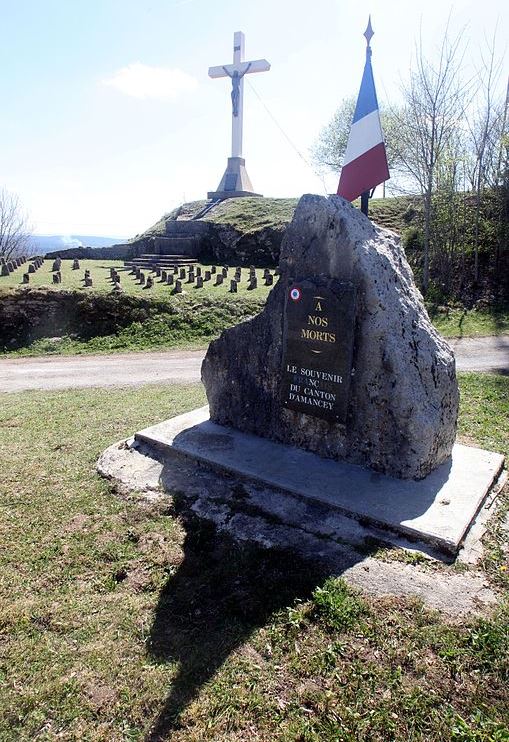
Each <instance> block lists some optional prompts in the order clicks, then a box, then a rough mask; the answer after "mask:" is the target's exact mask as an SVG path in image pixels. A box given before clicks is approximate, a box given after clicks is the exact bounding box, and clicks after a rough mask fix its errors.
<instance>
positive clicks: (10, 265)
mask: <svg viewBox="0 0 509 742" xmlns="http://www.w3.org/2000/svg"><path fill="white" fill-rule="evenodd" d="M27 259H28V258H27V257H26V256H25V255H20V256H18V257H17V258H9V259H8V260H7V259H6V258H4V257H0V275H2V276H10V275H11V273H13V272H14V271H15V270H16V268H19V267H20V265H24V264H25V263H26V262H27ZM41 260H42V258H41Z"/></svg>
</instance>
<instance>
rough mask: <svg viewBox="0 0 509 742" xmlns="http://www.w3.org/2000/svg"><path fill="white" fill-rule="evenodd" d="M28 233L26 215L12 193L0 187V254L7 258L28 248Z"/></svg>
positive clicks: (16, 197)
mask: <svg viewBox="0 0 509 742" xmlns="http://www.w3.org/2000/svg"><path fill="white" fill-rule="evenodd" d="M29 242H30V234H29V227H28V220H27V215H26V213H25V211H24V209H23V207H22V205H21V201H20V200H19V198H18V196H16V194H14V193H10V192H9V191H7V190H5V188H1V189H0V256H2V257H3V258H6V259H9V258H12V257H16V256H17V255H20V254H22V253H23V252H25V251H26V249H27V248H28V244H29Z"/></svg>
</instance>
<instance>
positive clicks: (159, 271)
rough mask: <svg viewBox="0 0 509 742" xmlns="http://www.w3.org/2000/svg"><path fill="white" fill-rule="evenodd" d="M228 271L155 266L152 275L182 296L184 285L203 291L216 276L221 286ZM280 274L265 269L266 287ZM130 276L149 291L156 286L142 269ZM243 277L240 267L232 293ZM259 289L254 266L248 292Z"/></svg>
mask: <svg viewBox="0 0 509 742" xmlns="http://www.w3.org/2000/svg"><path fill="white" fill-rule="evenodd" d="M112 270H114V269H112ZM228 271H229V268H228V266H224V267H223V268H219V269H218V268H217V267H216V266H215V265H212V266H211V267H210V269H209V270H203V274H202V268H201V266H199V265H198V266H189V267H188V268H187V272H186V268H184V267H179V266H175V267H174V268H173V269H172V270H165V269H164V268H160V267H159V266H155V267H154V268H153V269H152V273H155V275H156V278H159V279H160V281H159V283H164V284H166V285H168V286H173V292H172V293H174V294H181V293H182V292H183V286H182V284H183V283H184V282H185V283H186V284H193V286H194V287H195V288H197V289H201V288H203V285H204V283H205V282H208V281H211V280H212V276H215V282H214V284H213V286H221V285H222V284H223V282H224V279H225V278H228ZM278 273H279V271H278V269H276V270H275V272H274V274H272V273H271V272H270V270H269V269H268V268H265V269H264V271H263V280H264V285H265V286H272V285H273V283H274V275H278ZM129 275H130V276H133V278H135V279H136V280H138V281H139V284H140V286H145V287H146V288H147V289H149V288H152V287H153V285H154V278H153V277H152V276H145V273H144V272H143V271H142V269H141V268H139V267H137V266H133V267H132V269H131V271H130V272H129ZM117 277H118V280H119V282H120V276H118V274H117ZM241 277H242V269H241V268H240V267H237V268H235V273H234V277H233V279H231V280H230V292H231V293H234V294H236V293H237V289H238V284H239V283H240V281H241ZM257 287H258V279H257V277H256V269H255V267H254V266H251V267H250V268H249V284H248V287H247V290H248V291H252V290H253V289H256V288H257Z"/></svg>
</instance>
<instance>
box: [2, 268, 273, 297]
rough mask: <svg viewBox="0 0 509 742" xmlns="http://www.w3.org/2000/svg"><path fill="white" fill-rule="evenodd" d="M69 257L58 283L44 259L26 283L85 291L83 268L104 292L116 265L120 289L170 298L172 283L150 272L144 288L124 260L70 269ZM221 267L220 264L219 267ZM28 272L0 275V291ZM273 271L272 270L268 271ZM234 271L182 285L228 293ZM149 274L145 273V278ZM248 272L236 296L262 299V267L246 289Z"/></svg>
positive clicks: (190, 291) (192, 290)
mask: <svg viewBox="0 0 509 742" xmlns="http://www.w3.org/2000/svg"><path fill="white" fill-rule="evenodd" d="M72 263H73V261H72V260H62V268H61V273H62V283H61V284H53V283H52V280H53V279H52V275H53V274H52V271H51V268H52V266H53V261H52V260H46V261H45V262H44V263H43V265H42V266H41V267H40V268H39V270H38V271H37V272H36V273H32V274H30V284H29V285H30V286H33V287H42V286H44V287H45V288H51V289H54V290H55V291H58V290H60V289H79V290H81V291H83V292H84V293H87V292H88V293H89V292H90V291H91V289H89V288H84V285H83V277H84V274H85V270H86V269H88V270H90V275H91V277H92V281H93V287H92V288H93V291H108V292H111V291H112V289H113V284H112V282H111V280H110V268H116V270H117V271H118V272H119V274H120V276H121V279H120V283H121V286H122V289H123V291H124V292H125V293H127V294H132V295H138V296H143V297H144V298H145V299H147V298H149V297H150V296H153V297H155V298H157V299H161V298H165V297H168V298H170V297H171V292H172V291H173V287H172V286H168V285H166V284H165V283H161V280H160V279H159V278H156V277H155V274H154V276H153V277H154V286H153V288H151V289H147V288H146V287H145V286H142V285H140V283H139V281H137V280H136V276H131V275H129V269H128V268H125V267H124V263H123V261H121V260H80V269H79V270H76V271H73V270H72ZM201 267H202V275H203V272H204V271H205V270H208V269H210V265H203V264H202V266H201ZM221 267H222V266H221ZM27 271H28V265H27V263H25V264H24V265H22V266H20V267H19V268H17V269H16V270H15V271H13V272H12V273H11V274H10V275H9V276H0V291H1V290H2V288H4V289H5V288H17V287H20V286H22V285H23V284H22V277H23V273H26V272H27ZM272 272H274V271H272ZM233 273H234V271H233V270H232V269H231V268H230V271H229V275H228V278H226V279H225V280H224V283H223V284H222V285H221V286H213V283H214V281H215V277H214V276H212V280H210V281H207V282H206V283H204V285H203V288H202V289H197V288H196V287H195V286H194V285H192V284H191V285H189V284H186V283H185V282H184V283H183V286H182V288H183V289H184V291H185V292H186V294H187V295H192V296H195V297H196V298H198V297H201V298H203V297H217V296H231V294H230V293H229V288H230V279H231V278H233ZM148 275H150V274H149V273H148V272H145V277H147V276H148ZM248 275H249V269H248V268H243V269H242V280H241V282H240V283H239V286H238V296H239V297H242V296H245V297H250V298H266V296H267V295H268V293H269V291H270V287H269V286H267V287H265V286H264V285H263V279H262V275H263V269H258V270H257V271H256V275H257V278H258V287H257V288H256V289H252V290H248V288H247V287H248Z"/></svg>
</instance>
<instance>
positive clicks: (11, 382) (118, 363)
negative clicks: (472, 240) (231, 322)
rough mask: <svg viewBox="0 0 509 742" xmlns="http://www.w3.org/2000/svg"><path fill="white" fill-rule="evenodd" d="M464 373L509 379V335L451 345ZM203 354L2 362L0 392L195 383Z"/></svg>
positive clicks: (104, 356)
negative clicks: (506, 377)
mask: <svg viewBox="0 0 509 742" xmlns="http://www.w3.org/2000/svg"><path fill="white" fill-rule="evenodd" d="M449 342H450V344H451V346H452V347H453V349H454V352H455V355H456V366H457V369H458V370H459V371H489V372H492V373H504V374H509V335H499V336H495V337H485V338H458V339H456V338H454V339H451V340H449ZM204 355H205V351H204V350H187V351H166V352H157V353H114V354H112V355H97V356H92V355H81V356H43V357H39V358H12V359H10V358H5V357H4V358H0V391H2V392H19V391H23V390H25V389H48V390H50V389H69V388H78V387H93V386H102V387H104V386H130V385H132V386H140V385H142V384H161V383H165V384H171V383H185V382H187V383H192V382H198V381H199V380H200V367H201V362H202V360H203V356H204Z"/></svg>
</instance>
